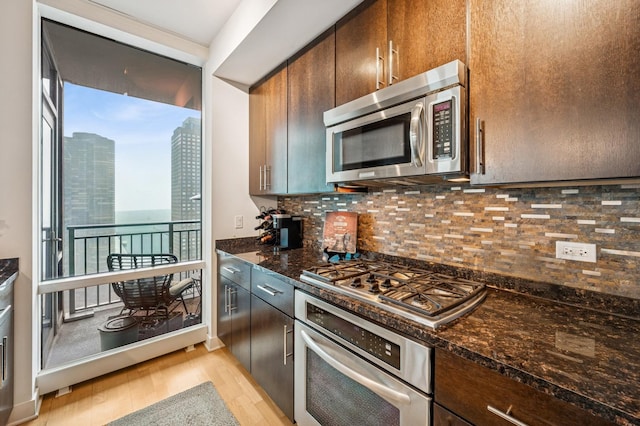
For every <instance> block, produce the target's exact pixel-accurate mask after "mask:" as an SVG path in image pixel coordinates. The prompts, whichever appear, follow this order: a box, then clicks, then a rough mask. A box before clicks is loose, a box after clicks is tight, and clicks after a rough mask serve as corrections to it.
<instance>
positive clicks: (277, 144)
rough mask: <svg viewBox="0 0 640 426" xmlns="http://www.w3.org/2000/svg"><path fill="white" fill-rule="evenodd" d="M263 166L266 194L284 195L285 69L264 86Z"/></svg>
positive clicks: (285, 152)
mask: <svg viewBox="0 0 640 426" xmlns="http://www.w3.org/2000/svg"><path fill="white" fill-rule="evenodd" d="M264 84H265V94H264V96H265V98H264V102H265V124H266V128H265V135H266V139H267V142H266V147H265V154H266V159H265V163H266V165H267V173H266V174H267V190H266V193H268V194H285V193H286V192H287V68H286V67H284V68H282V69H281V70H280V71H278V72H277V73H275V74H274V75H273V76H272V77H271V78H269V79H268V80H267V81H266V82H265V83H264Z"/></svg>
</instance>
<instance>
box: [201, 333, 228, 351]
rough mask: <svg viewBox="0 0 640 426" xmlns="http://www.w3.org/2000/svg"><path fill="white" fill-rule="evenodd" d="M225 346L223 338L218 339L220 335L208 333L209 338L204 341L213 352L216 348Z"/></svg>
mask: <svg viewBox="0 0 640 426" xmlns="http://www.w3.org/2000/svg"><path fill="white" fill-rule="evenodd" d="M224 346H225V344H224V343H222V340H220V339H218V336H211V335H208V334H207V339H206V340H205V341H204V347H205V348H206V349H207V351H209V352H212V351H215V350H216V349H220V348H223V347H224Z"/></svg>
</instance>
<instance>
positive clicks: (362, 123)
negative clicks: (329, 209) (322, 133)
mask: <svg viewBox="0 0 640 426" xmlns="http://www.w3.org/2000/svg"><path fill="white" fill-rule="evenodd" d="M424 126H425V114H424V102H422V101H413V102H411V103H409V104H403V105H400V106H397V107H394V108H390V109H387V110H384V111H379V112H376V113H373V114H369V115H367V116H365V117H361V118H359V119H355V120H352V121H349V122H347V123H343V124H340V125H337V126H334V127H331V128H329V129H327V180H328V181H329V182H348V181H358V180H367V179H383V178H392V177H401V176H413V175H420V174H424V171H425V164H424V159H425V157H426V151H425V145H426V144H425V143H424Z"/></svg>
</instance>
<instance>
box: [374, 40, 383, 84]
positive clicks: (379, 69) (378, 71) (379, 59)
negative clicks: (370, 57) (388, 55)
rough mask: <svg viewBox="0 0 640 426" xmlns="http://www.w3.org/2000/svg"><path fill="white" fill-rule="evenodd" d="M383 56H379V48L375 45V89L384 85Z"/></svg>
mask: <svg viewBox="0 0 640 426" xmlns="http://www.w3.org/2000/svg"><path fill="white" fill-rule="evenodd" d="M383 68H384V58H383V57H382V56H380V48H379V47H376V90H378V89H380V88H381V87H382V86H384V77H383V75H382V74H383V71H384V69H383Z"/></svg>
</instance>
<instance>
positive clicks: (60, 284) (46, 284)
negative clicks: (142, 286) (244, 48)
mask: <svg viewBox="0 0 640 426" xmlns="http://www.w3.org/2000/svg"><path fill="white" fill-rule="evenodd" d="M36 8H37V9H36V13H34V21H36V22H37V23H36V24H35V25H34V43H33V46H34V51H33V58H34V68H33V80H34V86H33V88H34V109H33V114H34V116H33V120H34V124H39V123H40V120H41V116H42V105H41V103H40V100H39V99H40V98H41V97H42V85H41V83H40V82H41V59H40V58H41V55H42V52H41V43H42V34H41V30H40V22H41V20H42V19H49V20H52V21H56V22H59V23H61V24H64V25H69V26H72V27H75V28H77V29H80V30H84V31H87V32H90V33H93V34H96V35H99V36H103V37H107V38H111V39H113V40H114V41H117V42H120V43H124V44H127V45H129V46H132V47H136V48H140V49H143V50H146V51H148V52H151V53H155V54H158V55H162V56H165V57H167V58H171V59H175V60H178V61H181V62H184V63H187V64H191V65H194V66H198V67H200V69H201V87H200V90H201V96H202V106H201V109H200V114H201V141H200V146H201V163H200V169H201V194H202V196H201V203H202V204H201V207H200V208H201V218H200V224H201V233H202V239H201V259H200V260H197V261H183V262H180V263H177V264H172V265H166V266H157V267H153V268H144V269H143V268H140V269H139V270H135V271H121V272H102V273H99V274H93V275H84V276H77V277H65V278H60V279H56V280H49V281H43V280H42V279H41V278H40V277H41V265H42V250H41V249H40V244H41V242H40V239H41V238H40V235H39V232H34V234H33V235H32V238H33V239H32V253H33V256H32V258H33V262H32V266H31V271H32V277H33V289H34V291H35V294H34V303H35V304H36V305H35V306H34V309H35V311H34V315H33V321H34V322H35V323H34V324H33V326H32V330H33V336H32V343H33V347H34V348H39V347H40V333H41V330H40V324H39V318H40V309H41V305H40V301H39V300H40V295H42V294H51V293H53V292H56V291H60V290H62V289H76V288H83V287H87V286H92V285H97V284H99V283H104V284H107V283H110V282H112V281H113V280H114V278H115V277H118V278H127V277H136V276H140V275H139V274H146V273H151V271H153V274H156V273H159V272H181V271H193V270H198V269H199V270H201V279H202V282H201V285H202V292H203V293H202V299H203V300H202V317H201V318H202V322H201V323H200V324H199V325H195V326H191V327H189V328H187V329H183V330H181V331H177V332H172V333H167V334H165V335H161V336H158V337H156V338H153V339H149V340H147V341H143V342H137V343H135V344H132V345H130V347H125V348H122V349H118V350H115V351H113V350H112V351H110V352H109V353H103V352H99V353H97V354H95V355H93V356H90V357H86V358H83V359H80V360H78V361H73V362H71V363H70V364H69V365H65V366H61V367H55V368H53V369H43V368H42V367H40V365H41V361H42V360H41V359H40V356H38V355H34V358H33V361H34V368H35V371H37V375H36V377H35V379H36V386H37V387H39V389H40V391H41V392H43V393H47V392H51V391H53V390H56V389H61V388H63V387H65V386H69V385H71V384H74V383H79V382H81V381H84V380H88V379H91V378H93V377H96V376H99V375H101V374H106V373H108V372H111V371H115V370H117V369H119V368H123V367H126V366H128V365H131V364H133V363H136V362H142V361H144V360H147V359H150V358H153V357H156V356H159V355H161V354H164V353H168V352H171V351H174V350H177V349H179V348H183V347H186V346H188V345H193V344H196V343H199V342H203V341H208V339H209V329H210V327H211V324H212V322H211V321H212V319H211V303H209V302H208V301H207V300H206V298H208V297H210V296H209V295H210V292H211V265H210V264H211V261H212V260H211V259H212V252H213V245H212V242H211V241H210V239H209V238H205V237H204V236H205V235H207V234H208V233H209V232H210V229H211V224H210V220H209V219H208V218H209V216H208V215H210V211H211V208H210V205H209V204H208V203H210V200H209V197H208V196H207V193H208V191H210V184H208V183H207V181H206V177H207V176H210V172H208V170H210V167H211V159H209V158H208V157H207V151H208V150H207V149H206V143H205V140H206V139H205V138H206V135H207V133H208V132H207V128H206V127H207V124H205V123H206V122H207V121H206V120H205V117H206V103H207V99H208V96H206V93H207V91H206V88H207V86H208V84H207V81H206V80H205V77H206V75H207V62H208V60H209V49H208V48H206V47H204V46H201V45H197V44H196V43H193V42H191V41H188V40H184V39H181V38H179V37H177V36H174V35H172V34H169V33H166V32H164V31H162V30H159V29H155V28H151V27H146V26H144V25H141V24H140V23H138V22H135V21H133V20H131V19H129V18H126V17H122V16H118V15H116V14H113V13H111V12H109V11H107V10H104V9H100V8H93V9H92V8H86V7H80V6H74V5H69V6H68V7H66V9H68V10H61V9H57V8H55V7H52V6H49V5H46V4H43V3H37V4H36ZM36 128H37V129H38V131H36V132H34V138H33V142H32V146H33V152H34V155H33V157H32V158H33V174H32V175H33V198H32V199H33V210H32V223H33V225H34V227H35V228H34V229H39V228H40V227H41V224H42V221H41V216H42V215H41V188H40V184H39V182H40V179H41V173H42V172H41V169H40V164H41V157H40V155H41V154H40V143H41V139H42V134H41V132H42V130H41V129H40V126H39V125H38V126H37V127H36ZM38 353H39V350H38V351H34V354H38Z"/></svg>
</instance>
